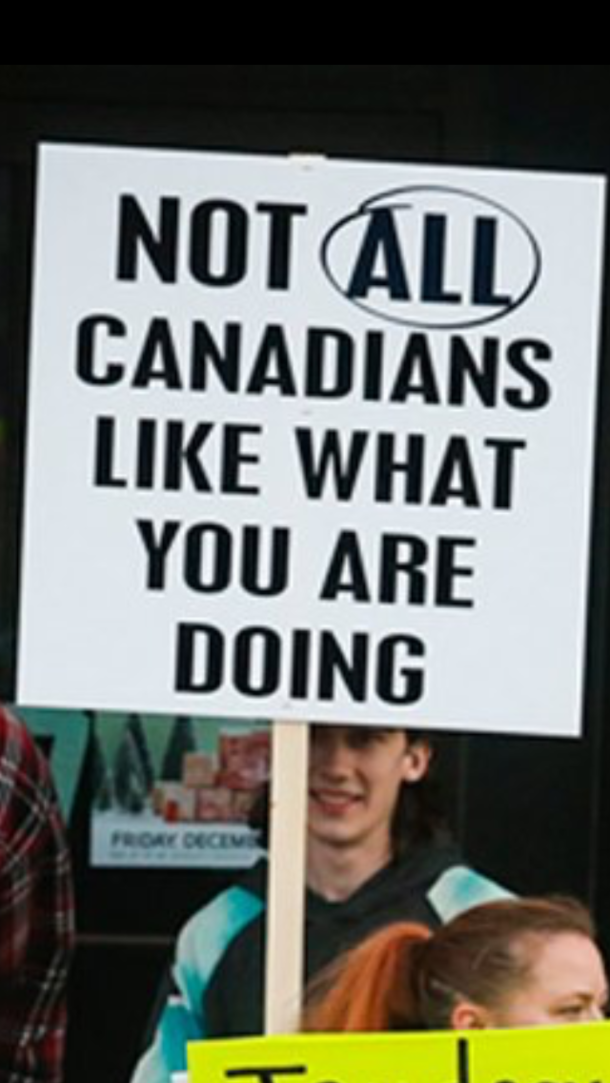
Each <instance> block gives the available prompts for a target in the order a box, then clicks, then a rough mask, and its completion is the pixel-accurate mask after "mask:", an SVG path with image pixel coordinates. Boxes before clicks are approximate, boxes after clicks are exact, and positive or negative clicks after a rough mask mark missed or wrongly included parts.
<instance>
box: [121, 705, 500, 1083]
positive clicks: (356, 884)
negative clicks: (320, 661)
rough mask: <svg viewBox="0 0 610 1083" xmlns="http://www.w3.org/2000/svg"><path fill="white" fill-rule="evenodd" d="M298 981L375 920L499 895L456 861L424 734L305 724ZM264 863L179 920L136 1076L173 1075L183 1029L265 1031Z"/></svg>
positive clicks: (425, 914)
mask: <svg viewBox="0 0 610 1083" xmlns="http://www.w3.org/2000/svg"><path fill="white" fill-rule="evenodd" d="M310 733H311V736H310V762H309V801H308V811H307V863H306V886H307V894H306V907H305V921H306V928H305V979H306V980H307V981H309V980H310V979H311V978H312V977H313V976H314V975H315V974H317V973H318V972H319V970H320V969H321V968H322V967H324V966H326V964H327V963H329V962H330V961H331V960H332V959H334V958H335V957H336V956H337V955H338V954H339V953H340V952H342V951H344V950H345V949H346V948H348V947H350V946H352V945H353V944H355V943H356V942H358V941H359V940H361V939H362V938H363V937H364V936H366V935H367V934H368V933H370V932H371V931H372V930H373V929H376V928H379V927H380V926H382V925H386V924H388V923H389V922H392V921H397V920H412V921H420V922H424V923H425V924H427V925H429V926H431V927H433V926H435V925H439V924H441V923H442V922H443V921H445V920H447V919H448V918H449V917H452V916H453V915H454V914H456V913H458V912H459V911H460V910H462V909H465V908H466V907H468V906H471V905H473V904H474V903H477V902H483V901H487V900H489V899H491V898H496V897H498V896H501V895H504V894H506V892H505V891H504V890H503V889H501V888H499V887H498V885H497V884H494V883H493V882H492V881H490V880H488V879H486V878H485V877H482V876H480V875H479V874H478V873H476V872H474V871H473V870H472V869H470V868H468V867H467V866H464V865H463V864H462V863H461V862H460V858H459V854H458V852H457V850H456V848H455V846H454V844H453V843H452V842H451V840H450V838H449V836H448V833H447V831H446V830H445V829H444V828H443V826H442V822H441V820H440V817H439V815H438V814H437V812H436V811H435V808H434V802H433V801H432V799H431V793H430V768H431V764H432V761H433V746H432V744H431V742H430V740H429V739H428V737H427V736H426V735H425V734H418V733H417V731H410V732H407V731H406V730H404V729H389V728H378V727H369V726H343V725H313V726H312V727H311V730H310ZM265 894H266V864H265V862H261V863H260V864H259V865H258V866H256V868H255V869H253V870H251V872H250V873H248V874H246V876H245V877H244V878H243V879H242V881H241V882H240V884H239V886H233V887H231V888H229V889H228V890H227V891H224V892H222V894H221V895H219V896H218V897H217V898H215V899H213V900H212V901H211V902H210V903H209V904H207V905H206V906H205V907H203V908H202V910H200V911H199V912H198V913H197V914H195V915H194V917H192V918H191V919H190V921H189V922H188V923H187V924H186V925H185V927H184V928H183V930H182V932H181V934H180V936H179V939H178V944H177V951H176V960H175V965H174V968H173V978H174V982H175V986H176V993H177V996H175V995H174V996H173V997H170V998H168V1001H167V1003H166V1005H165V1007H164V1010H163V1012H162V1015H161V1018H160V1023H159V1027H158V1030H157V1035H156V1038H155V1041H154V1043H153V1045H152V1046H151V1048H150V1049H149V1050H148V1052H147V1053H146V1054H145V1055H144V1057H143V1058H142V1060H141V1061H140V1063H139V1065H138V1067H137V1069H136V1072H135V1075H134V1076H133V1079H132V1083H169V1080H170V1076H171V1072H174V1071H179V1070H183V1069H184V1066H185V1042H186V1040H187V1039H188V1038H201V1037H214V1038H219V1037H238V1036H242V1035H248V1034H260V1033H262V1031H263V1002H264V996H263V984H264V938H265Z"/></svg>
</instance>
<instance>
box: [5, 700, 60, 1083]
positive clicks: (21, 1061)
mask: <svg viewBox="0 0 610 1083" xmlns="http://www.w3.org/2000/svg"><path fill="white" fill-rule="evenodd" d="M73 914H74V910H73V897H72V879H71V873H70V861H69V855H68V849H67V844H66V840H65V834H64V827H63V823H62V819H61V816H60V813H59V811H58V807H57V801H56V797H55V793H54V789H53V785H52V783H51V780H50V775H49V770H48V766H47V763H46V760H45V758H44V756H43V755H42V753H41V752H39V750H38V748H37V747H36V745H35V743H34V740H33V739H32V737H31V736H30V734H29V732H28V730H27V729H26V728H25V726H24V725H23V723H21V722H19V721H17V720H16V719H15V718H14V717H12V716H11V715H10V714H9V713H8V712H7V711H6V709H4V708H2V707H0V1083H59V1081H60V1080H61V1075H62V1061H63V1052H64V1039H65V1023H66V1004H65V994H66V977H67V971H68V963H69V958H70V954H71V949H72V942H73V935H74V934H73Z"/></svg>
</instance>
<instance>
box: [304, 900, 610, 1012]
mask: <svg viewBox="0 0 610 1083" xmlns="http://www.w3.org/2000/svg"><path fill="white" fill-rule="evenodd" d="M607 996H608V987H607V978H606V973H605V969H604V963H603V960H602V957H601V954H600V952H599V949H598V948H597V946H596V943H595V931H594V928H593V924H592V920H591V917H590V915H589V913H588V911H587V910H586V909H585V908H584V907H583V906H582V905H581V904H580V903H578V902H577V901H576V900H573V899H567V898H540V899H536V898H532V899H528V898H521V899H505V900H501V901H498V902H491V903H485V904H482V905H480V906H476V907H473V908H472V909H470V910H467V911H465V912H464V913H462V914H461V915H460V916H459V917H457V918H455V919H454V920H453V921H450V922H448V924H446V925H444V926H441V927H440V928H438V929H436V930H435V931H433V932H431V931H430V930H429V929H427V928H425V927H424V926H420V925H415V924H412V923H407V922H400V923H396V924H392V925H389V926H387V927H386V928H384V929H381V930H379V931H378V932H377V933H374V934H373V935H372V936H370V937H368V938H367V939H366V940H365V941H363V942H362V943H361V944H360V945H358V947H356V948H354V949H353V951H351V952H348V953H346V954H345V955H344V956H342V957H341V958H340V959H338V960H337V961H336V962H335V964H334V965H333V966H332V967H330V968H329V969H327V970H326V971H325V972H324V974H323V975H322V976H321V978H320V979H318V980H317V981H316V983H315V985H314V986H313V987H312V989H311V993H310V997H309V1001H308V1007H307V1008H306V1011H305V1014H304V1019H303V1029H304V1030H308V1031H383V1030H445V1029H468V1028H473V1027H524V1026H536V1025H552V1024H557V1023H572V1022H574V1023H577V1022H588V1021H592V1020H597V1019H601V1018H602V1017H603V1016H604V1014H605V1008H606V1000H607Z"/></svg>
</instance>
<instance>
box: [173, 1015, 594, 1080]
mask: <svg viewBox="0 0 610 1083" xmlns="http://www.w3.org/2000/svg"><path fill="white" fill-rule="evenodd" d="M188 1064H189V1076H188V1080H189V1083H610V1023H606V1022H604V1023H584V1024H580V1025H578V1026H565V1027H548V1028H547V1027H532V1028H528V1029H527V1030H477V1031H474V1030H471V1031H459V1032H458V1031H443V1032H434V1033H416V1034H333V1035H323V1034H308V1035H305V1034H295V1035H291V1036H283V1037H276V1038H238V1039H231V1040H230V1041H206V1042H193V1043H192V1044H190V1045H189V1046H188Z"/></svg>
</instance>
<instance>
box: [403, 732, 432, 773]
mask: <svg viewBox="0 0 610 1083" xmlns="http://www.w3.org/2000/svg"><path fill="white" fill-rule="evenodd" d="M432 755H433V752H432V745H431V744H430V742H429V741H424V740H418V739H417V737H415V738H411V737H409V736H408V737H407V748H406V751H405V754H404V761H403V772H402V777H403V779H404V781H405V782H419V781H420V780H421V779H422V778H424V776H425V775H426V774H427V773H428V768H429V767H430V762H431V760H432Z"/></svg>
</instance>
